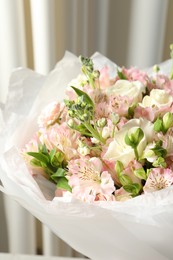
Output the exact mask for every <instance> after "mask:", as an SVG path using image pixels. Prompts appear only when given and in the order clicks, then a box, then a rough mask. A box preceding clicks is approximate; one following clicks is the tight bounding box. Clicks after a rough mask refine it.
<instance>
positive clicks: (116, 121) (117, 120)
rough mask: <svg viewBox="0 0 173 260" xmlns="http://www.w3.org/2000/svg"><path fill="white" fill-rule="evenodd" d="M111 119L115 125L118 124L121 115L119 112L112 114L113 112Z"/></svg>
mask: <svg viewBox="0 0 173 260" xmlns="http://www.w3.org/2000/svg"><path fill="white" fill-rule="evenodd" d="M111 120H112V123H113V124H114V125H116V124H117V123H118V122H119V120H120V117H119V115H118V114H116V113H112V114H111Z"/></svg>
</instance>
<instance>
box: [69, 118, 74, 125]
mask: <svg viewBox="0 0 173 260" xmlns="http://www.w3.org/2000/svg"><path fill="white" fill-rule="evenodd" d="M67 124H68V126H69V127H73V126H74V120H73V119H72V118H71V119H69V120H68V122H67Z"/></svg>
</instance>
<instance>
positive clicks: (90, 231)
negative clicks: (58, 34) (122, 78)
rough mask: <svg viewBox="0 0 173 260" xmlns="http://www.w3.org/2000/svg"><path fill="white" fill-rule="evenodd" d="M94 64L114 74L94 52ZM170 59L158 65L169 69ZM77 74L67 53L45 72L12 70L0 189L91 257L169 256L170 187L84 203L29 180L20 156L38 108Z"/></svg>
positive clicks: (1, 119)
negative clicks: (118, 199)
mask: <svg viewBox="0 0 173 260" xmlns="http://www.w3.org/2000/svg"><path fill="white" fill-rule="evenodd" d="M93 59H94V63H95V66H96V68H98V69H100V68H101V67H102V66H103V65H107V66H109V68H110V73H111V75H112V76H113V74H114V73H115V72H116V65H115V64H113V63H112V62H111V61H109V60H108V59H107V58H105V57H103V56H102V55H100V54H98V53H96V54H95V55H94V56H93ZM169 68H170V61H167V62H166V63H164V64H162V65H161V69H162V70H163V72H165V73H166V72H168V71H169ZM149 71H150V72H151V70H149ZM79 73H80V63H79V61H78V58H77V57H75V56H74V55H72V54H70V53H66V55H65V57H64V58H63V59H62V60H61V61H60V62H59V63H58V64H57V66H56V67H55V69H54V70H53V71H52V72H51V73H50V74H49V75H48V76H47V77H45V76H42V75H39V74H37V73H35V72H33V71H31V70H29V69H22V68H20V69H17V70H15V71H14V72H13V74H12V77H11V80H10V87H9V95H8V100H7V104H6V106H5V108H4V110H3V111H0V131H1V134H0V146H1V158H0V167H1V168H0V179H1V182H2V186H0V189H1V191H3V192H4V193H6V194H8V195H10V196H11V197H12V198H14V199H15V200H16V201H18V202H19V203H20V204H21V205H22V206H23V207H25V208H26V209H27V210H28V211H30V212H31V213H32V214H33V215H34V216H36V217H37V218H38V219H39V220H40V221H42V222H43V223H45V224H46V225H47V226H48V227H50V229H51V230H52V231H53V232H54V233H55V234H56V235H57V236H59V237H61V238H62V239H63V240H65V241H66V242H67V243H68V244H69V245H70V246H72V247H73V248H74V249H76V250H77V251H79V252H81V253H83V254H84V255H86V256H88V257H89V258H91V259H92V260H107V259H109V260H146V259H148V260H153V259H154V260H166V259H173V246H172V234H173V187H170V188H167V189H165V190H161V191H159V192H155V193H151V194H146V195H142V196H139V197H136V198H134V199H132V200H129V201H126V202H95V203H94V204H88V203H84V202H81V201H78V200H75V199H72V198H57V197H55V198H54V190H55V186H54V184H52V183H50V182H48V181H47V180H45V179H43V178H41V177H40V178H38V177H37V179H33V177H32V176H31V175H30V173H29V172H28V169H27V167H26V165H25V163H24V161H23V159H22V158H21V156H20V154H19V149H20V148H21V147H22V146H23V145H24V144H25V143H26V142H28V141H29V139H30V138H31V137H32V135H33V133H34V132H35V131H36V129H37V125H36V121H37V120H36V119H37V116H38V114H39V113H40V111H41V109H42V108H43V107H44V106H45V105H47V104H48V103H49V102H51V101H53V100H54V99H59V100H60V101H61V100H63V98H64V96H65V94H64V92H65V87H66V86H67V84H68V83H69V82H70V81H71V80H72V79H73V78H75V77H76V76H77V75H78V74H79Z"/></svg>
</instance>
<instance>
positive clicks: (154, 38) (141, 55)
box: [0, 0, 173, 256]
mask: <svg viewBox="0 0 173 260" xmlns="http://www.w3.org/2000/svg"><path fill="white" fill-rule="evenodd" d="M171 10H173V1H171V0H164V1H163V0H0V103H1V106H3V103H5V100H6V95H7V86H8V81H9V77H10V74H11V71H12V70H13V69H14V68H15V67H19V66H24V67H29V68H31V69H35V70H36V71H37V72H39V73H42V74H47V73H48V72H49V71H50V70H51V69H52V68H53V67H54V66H55V64H56V62H57V61H58V60H60V59H61V58H62V57H63V55H64V52H65V50H69V51H71V52H73V53H75V54H76V55H80V54H83V55H86V56H90V55H92V54H93V53H94V52H96V51H99V52H101V53H102V54H103V55H105V56H108V57H109V58H110V59H112V60H113V61H114V62H116V63H117V64H119V65H125V66H130V65H132V64H134V65H137V66H139V67H147V66H151V65H153V64H155V63H159V62H161V61H162V60H164V59H167V58H169V44H170V43H172V42H173V32H172V30H173V29H172V27H171V23H172V19H173V18H172V13H171V12H172V11H171ZM0 196H1V197H0V251H8V250H9V251H10V252H13V253H32V254H35V253H43V254H46V255H64V256H65V255H66V256H77V255H78V254H77V253H76V252H74V251H73V250H72V249H71V248H70V247H68V246H67V245H65V244H64V243H63V242H62V241H61V240H60V239H58V238H57V237H55V236H54V235H53V234H52V233H51V232H50V231H49V230H48V229H47V228H46V227H42V225H41V224H40V223H39V222H38V221H36V220H35V219H34V218H33V217H32V216H31V215H30V214H29V213H28V212H26V211H25V210H24V209H22V208H21V207H20V206H18V205H17V204H16V203H15V202H13V201H12V200H11V199H9V198H3V197H2V195H0ZM5 213H6V218H5ZM7 235H8V236H7Z"/></svg>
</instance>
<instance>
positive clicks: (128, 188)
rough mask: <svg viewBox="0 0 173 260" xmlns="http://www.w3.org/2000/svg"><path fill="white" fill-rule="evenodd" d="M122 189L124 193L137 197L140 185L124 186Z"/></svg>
mask: <svg viewBox="0 0 173 260" xmlns="http://www.w3.org/2000/svg"><path fill="white" fill-rule="evenodd" d="M123 188H124V189H125V191H127V192H129V193H131V195H132V196H133V197H135V196H137V195H138V194H139V193H140V191H141V185H139V184H138V183H132V184H128V185H125V186H123Z"/></svg>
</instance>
